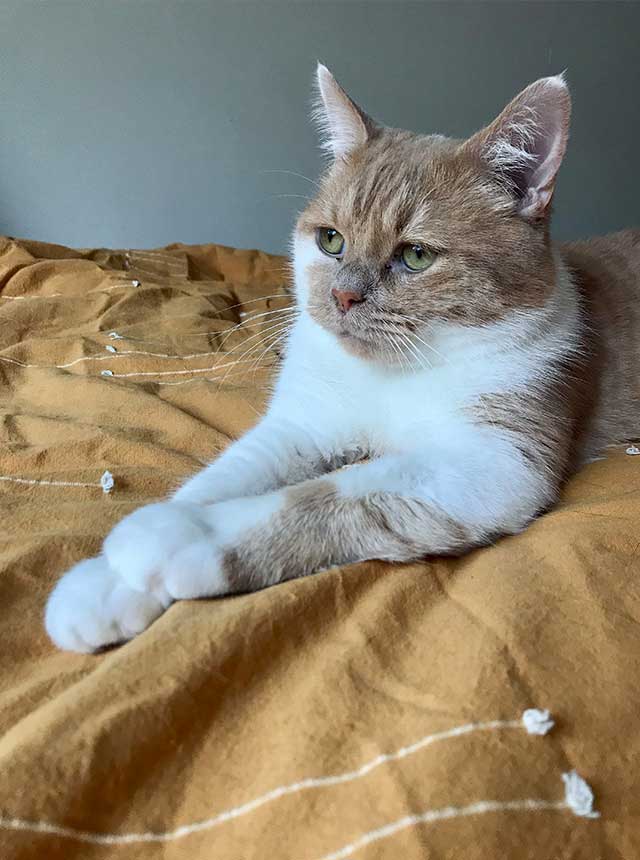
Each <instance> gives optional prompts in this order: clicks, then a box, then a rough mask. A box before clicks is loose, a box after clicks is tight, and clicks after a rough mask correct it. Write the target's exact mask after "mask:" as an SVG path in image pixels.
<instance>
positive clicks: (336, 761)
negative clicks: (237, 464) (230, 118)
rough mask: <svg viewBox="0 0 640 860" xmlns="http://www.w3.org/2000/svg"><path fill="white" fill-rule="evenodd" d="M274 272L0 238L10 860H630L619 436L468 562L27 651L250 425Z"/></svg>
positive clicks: (190, 250)
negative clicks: (59, 582)
mask: <svg viewBox="0 0 640 860" xmlns="http://www.w3.org/2000/svg"><path fill="white" fill-rule="evenodd" d="M286 284H287V270H286V262H285V261H284V260H283V259H282V258H278V257H273V256H269V255H267V254H263V253H260V252H257V251H237V250H234V249H230V248H223V247H220V246H216V245H207V246H194V247H188V246H184V245H173V246H170V247H168V248H165V249H162V250H158V251H133V250H132V251H107V250H94V251H74V250H70V249H68V248H62V247H59V246H54V245H45V244H42V243H37V242H31V241H16V240H12V239H0V400H1V410H2V412H1V414H2V424H1V433H2V438H1V449H0V504H1V512H0V517H1V519H0V522H1V529H2V531H1V534H0V595H1V597H0V613H1V615H0V733H1V739H0V858H2V860H14V858H15V860H17V858H20V860H22V858H47V860H50V859H51V860H53V858H64V860H68V858H69V859H70V858H92V860H93V858H108V859H109V860H120V858H123V860H124V858H126V860H137V858H141V860H147V858H154V860H155V858H167V860H174V858H175V860H181V858H184V860H187V858H189V860H192V858H196V860H200V858H202V860H340V858H346V857H352V856H353V857H355V858H357V860H378V858H392V860H396V858H398V860H404V858H407V860H419V858H420V860H422V858H425V860H445V858H446V860H510V858H513V860H527V858H532V860H582V858H585V860H587V858H589V860H591V858H593V860H636V858H638V857H640V456H635V455H634V454H633V453H631V454H627V453H626V451H625V449H624V448H620V449H618V450H612V451H611V453H610V456H608V457H607V459H606V460H603V461H601V462H598V463H596V464H593V465H591V466H589V467H588V468H586V469H585V470H584V471H583V472H582V473H581V474H580V475H579V476H578V477H577V478H576V479H575V480H573V481H572V482H571V484H570V485H569V486H568V487H567V489H566V492H565V494H564V497H563V499H562V502H561V504H560V505H559V506H558V507H557V508H556V510H554V511H553V512H552V513H550V514H547V515H546V516H544V517H542V518H541V519H540V520H538V521H537V522H536V523H534V524H533V525H532V526H531V528H529V529H528V530H527V531H526V532H525V533H523V534H521V535H518V536H516V537H510V538H508V539H505V540H501V541H499V542H497V543H496V544H495V545H494V546H491V547H489V548H486V549H482V550H479V551H476V552H473V553H471V554H470V555H468V556H466V557H464V558H461V559H457V560H451V559H448V560H437V559H436V560H428V561H425V562H424V563H422V564H414V565H396V566H392V565H387V564H383V563H377V562H371V563H368V564H359V565H354V566H352V567H350V568H343V569H337V570H331V571H328V572H325V573H321V574H318V575H316V576H313V577H309V578H307V579H303V580H297V581H291V582H288V583H286V584H283V585H279V586H277V587H275V588H271V589H268V590H265V591H263V592H260V593H256V594H249V595H245V596H240V597H232V598H225V599H220V600H206V601H205V600H202V601H190V602H184V603H179V604H176V605H174V606H173V607H172V608H171V609H170V610H169V611H168V612H167V613H166V614H165V615H164V616H162V618H161V619H160V620H158V621H157V622H156V623H155V624H153V625H152V626H151V627H150V628H149V630H148V631H147V632H145V633H144V634H143V635H142V636H140V637H139V638H137V639H136V640H135V641H133V642H131V643H129V644H127V645H125V646H123V647H121V648H118V649H114V650H111V651H108V652H106V653H104V654H102V655H100V656H79V655H77V654H67V653H61V652H59V651H56V650H55V649H54V648H53V646H52V645H51V644H50V642H49V641H48V639H47V638H46V635H45V633H44V629H43V624H42V614H43V607H44V602H45V598H46V596H47V594H48V592H49V591H50V589H51V587H52V585H53V584H54V582H55V581H56V579H57V578H58V577H59V576H60V575H61V574H62V573H63V572H64V571H65V570H66V569H67V568H68V567H69V566H70V565H71V564H72V563H74V562H75V561H77V560H79V559H81V558H83V557H85V556H88V555H91V554H94V553H96V552H97V551H98V549H99V547H100V543H101V540H102V539H103V538H104V536H105V535H106V533H107V532H108V530H109V529H110V527H111V526H112V525H113V524H114V523H115V522H116V521H117V520H119V519H120V518H121V517H122V516H123V515H124V514H126V513H128V512H129V511H130V510H132V509H133V508H135V507H136V506H139V505H140V504H143V503H145V502H148V501H151V500H152V499H157V498H161V497H162V496H164V495H165V494H166V493H168V492H169V491H170V490H171V489H172V488H174V487H175V486H176V485H177V484H178V482H180V481H181V480H182V479H184V478H185V477H186V476H187V475H189V474H191V473H193V472H195V471H196V470H198V469H199V468H201V466H202V464H203V463H205V462H206V461H208V460H210V459H211V458H212V457H213V456H214V455H215V454H216V452H217V451H219V450H221V449H222V448H223V447H224V446H225V445H226V444H227V443H228V442H229V440H230V439H233V438H235V437H237V436H238V435H240V434H241V433H242V432H244V431H245V430H246V429H247V428H248V427H249V426H250V425H251V424H252V423H253V422H255V421H256V420H257V418H258V416H259V415H260V414H261V412H262V411H263V410H264V407H265V402H266V398H267V396H268V385H269V381H270V379H272V377H273V373H274V372H275V370H276V368H277V364H278V360H279V349H280V343H279V342H277V339H276V337H271V335H273V334H274V332H275V333H276V334H277V330H275V329H273V328H272V329H270V328H269V326H270V323H269V320H271V319H273V317H272V316H270V315H266V316H260V315H261V314H267V313H268V312H269V311H270V310H273V309H275V308H280V307H286V306H287V304H289V302H290V299H289V297H288V295H287V288H286ZM639 372H640V369H639ZM639 433H640V431H639ZM528 708H542V709H543V708H548V709H550V711H551V714H552V717H553V718H554V719H555V726H554V727H553V728H552V729H551V730H550V731H549V732H548V733H547V734H544V735H538V734H529V733H528V732H527V731H526V729H525V727H524V726H523V724H522V723H521V716H522V713H523V711H525V710H526V709H528ZM539 719H542V718H540V717H539ZM543 722H544V720H543ZM547 728H548V726H547ZM572 770H576V771H577V772H578V773H579V774H581V775H582V776H583V777H584V778H585V779H586V780H587V782H588V783H589V785H590V786H591V787H592V789H593V791H594V794H595V809H596V810H597V811H598V812H599V813H600V817H599V818H589V817H583V816H581V815H577V814H575V810H574V809H572V808H571V804H569V803H567V801H566V799H565V784H564V782H563V779H562V774H566V773H569V772H571V771H572ZM574 805H575V804H574ZM577 806H578V809H579V808H580V803H578V804H577ZM588 806H589V804H588V803H587V804H586V806H584V807H583V809H587V808H588Z"/></svg>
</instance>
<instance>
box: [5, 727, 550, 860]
mask: <svg viewBox="0 0 640 860" xmlns="http://www.w3.org/2000/svg"><path fill="white" fill-rule="evenodd" d="M525 713H527V712H525ZM539 713H542V714H544V713H546V714H547V718H548V712H539ZM547 722H548V723H552V722H553V721H552V720H548V719H547ZM550 727H551V726H548V728H547V731H549V728H550ZM523 728H524V729H525V730H526V731H527V732H530V730H529V729H528V728H527V721H526V720H525V718H524V715H523V718H522V719H520V720H492V721H490V722H486V723H466V724H465V725H462V726H455V727H454V728H451V729H445V730H444V731H441V732H435V733H434V734H430V735H425V736H424V737H423V738H420V740H418V741H416V742H415V743H413V744H410V745H409V746H406V747H400V749H398V750H396V751H395V752H392V753H382V754H381V755H378V756H376V757H375V758H373V759H371V760H370V761H368V762H365V764H363V765H361V766H360V767H359V768H357V769H356V770H353V771H346V772H345V773H340V774H334V775H333V776H324V777H309V778H307V779H303V780H301V781H299V782H293V783H289V784H288V785H281V786H278V788H274V789H272V790H271V791H268V792H266V793H265V794H262V795H260V796H259V797H256V798H254V799H253V800H250V801H247V802H246V803H243V804H241V805H240V806H234V807H232V808H231V809H227V810H225V811H224V812H220V813H219V814H218V815H215V816H213V817H212V818H207V819H204V820H203V821H196V822H194V823H193V824H184V825H182V826H181V827H177V828H176V829H175V830H169V831H165V832H142V833H91V832H89V831H86V830H76V829H75V828H72V827H62V826H60V825H57V824H51V823H50V822H47V821H26V820H24V819H21V818H0V827H2V828H4V829H9V830H32V831H34V832H39V833H51V834H54V835H57V836H64V837H66V838H69V839H75V840H76V841H79V842H88V843H91V844H94V845H119V844H129V843H132V842H170V841H173V840H174V839H181V838H183V837H184V836H188V835H190V834H191V833H198V832H201V831H203V830H210V829H211V828H213V827H216V826H217V825H219V824H223V823H224V822H226V821H230V820H232V819H234V818H239V817H240V816H242V815H247V814H248V813H249V812H253V810H254V809H258V808H259V807H260V806H263V805H264V804H266V803H269V802H270V801H272V800H277V799H278V798H280V797H285V796H286V795H289V794H297V793H298V792H300V791H305V790H308V789H311V788H322V787H325V786H331V785H340V784H342V783H345V782H352V781H353V780H356V779H361V778H362V777H363V776H366V775H367V774H369V773H371V771H373V770H375V769H376V768H378V767H380V766H381V765H383V764H386V763H387V762H390V761H397V760H399V759H403V758H406V757H407V756H410V755H413V754H414V753H417V752H418V751H419V750H422V749H424V748H425V747H428V746H430V745H431V744H434V743H436V742H438V741H444V740H449V739H450V738H455V737H461V736H462V735H469V734H472V733H474V732H482V731H496V730H498V729H523ZM511 802H513V801H511ZM517 802H518V803H522V801H517ZM534 802H538V803H546V802H547V801H534ZM565 805H566V804H562V806H558V808H565ZM552 806H553V805H552ZM550 808H551V807H550ZM553 808H555V806H553ZM345 856H347V855H345ZM323 860H324V858H323Z"/></svg>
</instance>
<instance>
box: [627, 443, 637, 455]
mask: <svg viewBox="0 0 640 860" xmlns="http://www.w3.org/2000/svg"><path fill="white" fill-rule="evenodd" d="M627 454H629V455H630V456H631V457H635V456H636V455H638V454H640V448H638V446H637V445H629V447H628V448H627Z"/></svg>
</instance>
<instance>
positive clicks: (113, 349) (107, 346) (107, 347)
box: [105, 343, 118, 352]
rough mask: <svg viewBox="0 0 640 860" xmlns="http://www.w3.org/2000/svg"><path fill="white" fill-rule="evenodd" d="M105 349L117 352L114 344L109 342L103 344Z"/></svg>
mask: <svg viewBox="0 0 640 860" xmlns="http://www.w3.org/2000/svg"><path fill="white" fill-rule="evenodd" d="M105 349H106V350H107V352H117V351H118V350H117V349H116V348H115V346H111V344H110V343H108V344H107V345H106V346H105Z"/></svg>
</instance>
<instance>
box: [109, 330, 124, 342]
mask: <svg viewBox="0 0 640 860" xmlns="http://www.w3.org/2000/svg"><path fill="white" fill-rule="evenodd" d="M109 337H110V338H111V340H124V337H123V336H122V335H121V334H118V332H117V331H110V332H109Z"/></svg>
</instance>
